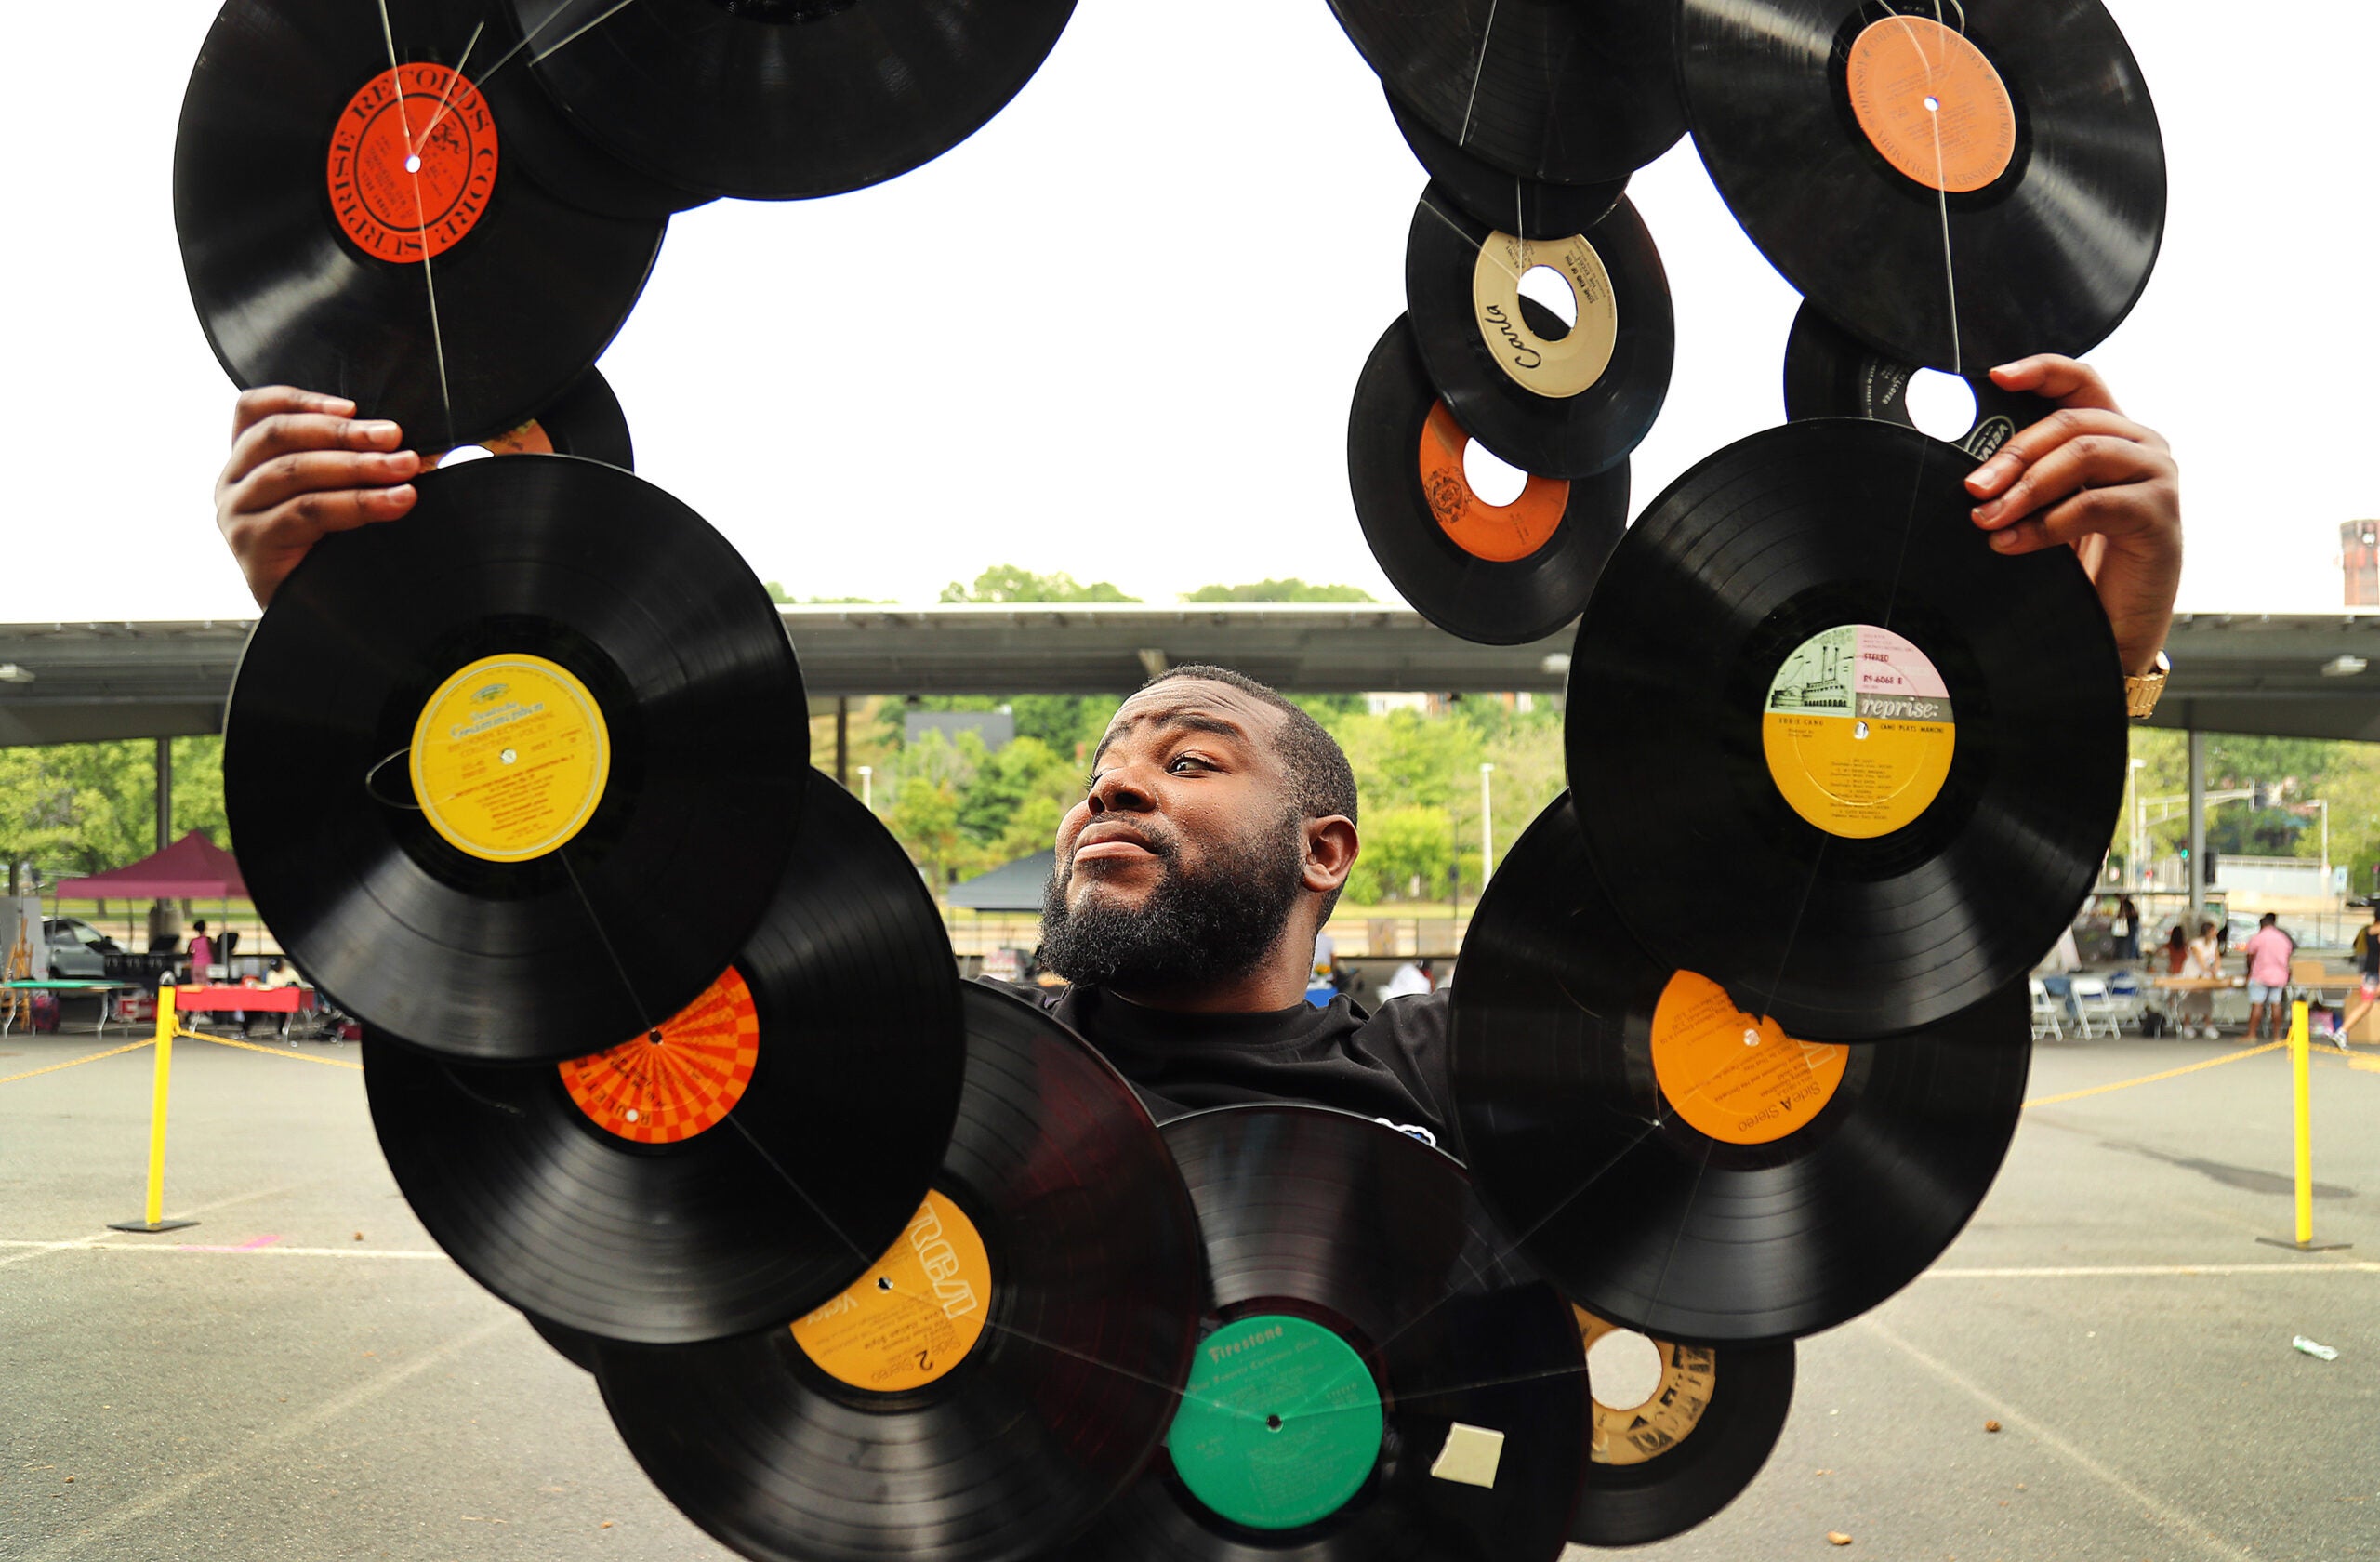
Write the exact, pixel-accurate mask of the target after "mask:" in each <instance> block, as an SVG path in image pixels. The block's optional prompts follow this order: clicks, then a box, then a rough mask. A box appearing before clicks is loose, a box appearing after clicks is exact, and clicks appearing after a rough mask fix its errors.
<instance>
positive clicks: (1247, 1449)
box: [1166, 1313, 1384, 1529]
mask: <svg viewBox="0 0 2380 1562" xmlns="http://www.w3.org/2000/svg"><path fill="white" fill-rule="evenodd" d="M1383 1429H1384V1423H1383V1420H1382V1414H1381V1408H1380V1390H1379V1389H1378V1388H1377V1387H1376V1386H1375V1385H1374V1384H1373V1383H1372V1374H1371V1370H1370V1369H1369V1368H1368V1367H1366V1366H1365V1365H1364V1358H1363V1357H1360V1356H1358V1355H1356V1354H1355V1347H1354V1346H1352V1345H1350V1344H1347V1342H1346V1341H1344V1340H1342V1339H1341V1338H1340V1337H1339V1336H1338V1335H1336V1334H1334V1333H1332V1332H1331V1331H1330V1330H1328V1329H1325V1328H1324V1327H1322V1325H1320V1324H1318V1323H1309V1322H1307V1321H1306V1320H1305V1319H1304V1318H1299V1317H1287V1316H1285V1315H1281V1314H1271V1313H1267V1314H1260V1315H1258V1316H1257V1317H1244V1318H1241V1319H1239V1320H1238V1321H1236V1322H1235V1323H1229V1324H1225V1325H1224V1326H1223V1328H1221V1329H1219V1330H1215V1332H1214V1333H1212V1334H1210V1335H1209V1336H1208V1337H1207V1338H1206V1340H1205V1341H1204V1342H1202V1343H1201V1344H1200V1345H1199V1346H1198V1356H1197V1360H1196V1361H1195V1362H1194V1363H1193V1364H1192V1365H1191V1368H1190V1383H1189V1386H1188V1387H1187V1388H1186V1389H1184V1390H1183V1397H1182V1409H1181V1410H1179V1411H1178V1412H1177V1413H1176V1414H1175V1415H1174V1418H1173V1430H1172V1431H1171V1432H1170V1433H1169V1434H1168V1435H1167V1436H1166V1449H1167V1451H1168V1452H1170V1453H1171V1454H1172V1455H1173V1468H1174V1470H1175V1472H1176V1473H1177V1474H1179V1475H1180V1476H1181V1477H1182V1484H1183V1485H1184V1486H1186V1487H1188V1488H1189V1489H1190V1491H1191V1494H1192V1495H1193V1496H1195V1497H1197V1499H1198V1501H1200V1502H1204V1503H1206V1504H1207V1506H1208V1507H1210V1508H1212V1509H1213V1510H1214V1511H1215V1512H1216V1513H1218V1514H1220V1515H1222V1516H1223V1517H1225V1518H1227V1519H1230V1520H1231V1521H1232V1522H1233V1523H1235V1524H1245V1525H1247V1526H1248V1527H1249V1528H1250V1529H1296V1528H1297V1527H1298V1526H1299V1525H1301V1524H1312V1523H1313V1522H1315V1520H1316V1519H1319V1518H1327V1517H1329V1516H1330V1515H1331V1514H1334V1513H1336V1512H1338V1511H1339V1508H1340V1506H1341V1504H1342V1503H1344V1502H1346V1501H1347V1499H1348V1498H1350V1497H1353V1496H1354V1495H1355V1493H1356V1491H1357V1490H1359V1489H1361V1488H1362V1486H1363V1484H1364V1482H1365V1480H1366V1479H1367V1478H1369V1476H1370V1475H1371V1473H1372V1466H1373V1464H1375V1463H1378V1462H1379V1459H1380V1444H1381V1434H1382V1430H1383Z"/></svg>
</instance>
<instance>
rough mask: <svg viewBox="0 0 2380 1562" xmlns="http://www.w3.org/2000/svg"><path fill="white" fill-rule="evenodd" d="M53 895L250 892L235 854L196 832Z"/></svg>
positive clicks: (218, 896)
mask: <svg viewBox="0 0 2380 1562" xmlns="http://www.w3.org/2000/svg"><path fill="white" fill-rule="evenodd" d="M52 893H53V894H56V895H57V896H58V897H59V899H60V900H214V901H223V900H235V899H238V900H244V899H245V898H246V897H247V894H248V886H247V883H246V881H245V880H243V879H242V878H241V877H240V865H239V864H238V863H237V862H235V861H233V860H232V857H231V853H229V852H227V851H225V850H223V848H222V847H220V846H218V845H217V844H215V842H214V841H209V840H208V839H207V838H206V832H205V830H192V831H191V832H190V833H189V834H188V835H185V836H183V837H182V838H181V839H180V840H179V841H175V842H174V843H173V844H172V845H171V846H168V847H165V849H164V850H162V851H157V852H152V853H150V854H149V855H147V856H145V857H143V858H141V859H140V860H139V862H137V863H127V864H126V865H125V866H124V867H112V868H110V869H108V871H106V872H105V873H95V874H93V875H92V876H91V877H89V878H88V879H61V880H59V881H58V883H57V884H56V885H55V886H53V890H52Z"/></svg>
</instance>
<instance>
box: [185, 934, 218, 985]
mask: <svg viewBox="0 0 2380 1562" xmlns="http://www.w3.org/2000/svg"><path fill="white" fill-rule="evenodd" d="M214 965H215V940H213V939H212V938H209V937H208V936H206V919H205V918H204V917H201V918H200V919H199V920H196V921H194V922H192V924H191V925H190V979H191V980H192V982H193V983H196V984H198V985H200V986H205V982H206V978H207V974H208V973H209V972H210V971H212V970H213V968H214Z"/></svg>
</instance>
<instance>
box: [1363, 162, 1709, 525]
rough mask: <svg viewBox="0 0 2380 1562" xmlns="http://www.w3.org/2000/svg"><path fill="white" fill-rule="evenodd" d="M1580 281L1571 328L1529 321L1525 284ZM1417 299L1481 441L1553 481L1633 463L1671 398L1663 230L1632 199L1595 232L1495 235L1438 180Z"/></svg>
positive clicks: (1415, 279) (1468, 424)
mask: <svg viewBox="0 0 2380 1562" xmlns="http://www.w3.org/2000/svg"><path fill="white" fill-rule="evenodd" d="M1539 267H1546V268H1549V269H1551V270H1552V271H1554V273H1555V274H1556V275H1559V276H1561V277H1563V278H1565V279H1566V280H1567V282H1568V283H1569V285H1570V289H1571V292H1572V295H1573V298H1574V302H1575V303H1576V305H1577V319H1576V321H1575V323H1573V324H1570V325H1568V326H1567V327H1561V323H1560V322H1559V321H1558V320H1554V321H1552V323H1551V324H1552V325H1553V326H1554V327H1558V328H1559V334H1558V335H1555V336H1548V335H1547V334H1546V328H1547V327H1546V323H1545V321H1543V320H1540V319H1534V318H1532V317H1528V316H1526V315H1525V314H1524V312H1523V311H1522V308H1521V306H1522V304H1523V302H1524V300H1523V298H1521V294H1520V283H1521V279H1522V277H1523V276H1525V275H1526V274H1527V272H1529V271H1534V270H1536V269H1537V268H1539ZM1405 301H1406V308H1407V310H1408V311H1409V312H1408V317H1407V318H1408V319H1409V320H1410V321H1411V322H1412V327H1413V337H1414V339H1415V341H1417V342H1418V343H1419V344H1420V345H1421V361H1422V362H1423V363H1424V364H1427V365H1428V367H1429V371H1430V380H1431V383H1433V384H1435V386H1436V387H1437V388H1438V393H1439V394H1440V395H1442V396H1444V397H1445V398H1446V403H1447V406H1448V409H1449V410H1450V411H1452V412H1453V414H1454V416H1455V417H1456V419H1457V421H1459V422H1461V425H1462V427H1463V428H1464V430H1467V431H1468V432H1469V433H1470V435H1471V437H1472V438H1474V439H1475V440H1477V441H1478V442H1479V443H1482V444H1484V445H1486V446H1487V447H1488V449H1490V450H1492V451H1494V452H1495V453H1496V454H1497V455H1498V456H1500V457H1503V458H1504V459H1505V460H1506V461H1509V462H1511V463H1512V464H1513V465H1514V466H1516V467H1518V468H1520V469H1521V470H1523V471H1527V472H1534V473H1536V474H1537V475H1538V476H1540V477H1567V478H1580V477H1593V475H1595V474H1596V473H1597V472H1601V471H1608V470H1610V469H1611V468H1613V467H1616V466H1618V465H1619V464H1620V462H1621V461H1624V460H1626V459H1627V458H1628V453H1629V452H1630V451H1632V450H1633V449H1635V448H1636V446H1637V444H1638V443H1640V442H1641V441H1642V440H1643V439H1644V437H1645V435H1646V431H1647V430H1650V429H1651V428H1652V426H1653V419H1654V418H1655V417H1659V415H1660V410H1661V401H1662V398H1663V397H1665V396H1667V395H1668V394H1669V387H1670V362H1671V359H1672V357H1673V353H1674V351H1675V345H1676V340H1675V323H1674V322H1673V320H1672V318H1671V315H1670V287H1669V280H1668V278H1667V277H1666V276H1664V275H1663V274H1662V271H1661V258H1660V256H1659V254H1658V253H1657V252H1656V251H1655V250H1654V248H1653V238H1652V235H1651V234H1650V233H1648V232H1646V231H1645V224H1644V222H1643V220H1642V219H1641V218H1638V217H1637V215H1636V208H1635V206H1634V205H1633V204H1632V203H1631V202H1630V201H1629V199H1628V198H1627V197H1626V196H1625V195H1623V196H1621V197H1620V199H1619V201H1618V203H1617V204H1616V205H1613V207H1612V208H1611V211H1610V213H1609V214H1608V215H1607V216H1606V217H1605V218H1604V219H1603V220H1602V221H1601V222H1598V223H1596V224H1595V225H1594V226H1593V228H1591V229H1589V230H1588V231H1587V232H1584V233H1582V234H1572V235H1568V236H1566V237H1563V238H1557V239H1550V240H1530V239H1522V238H1518V237H1515V236H1514V235H1513V234H1510V233H1503V232H1492V231H1490V230H1489V229H1488V227H1487V226H1486V225H1485V224H1482V223H1480V222H1478V221H1476V220H1474V218H1471V217H1470V216H1469V215H1467V214H1466V213H1465V212H1464V211H1463V210H1462V208H1461V206H1459V205H1456V204H1455V203H1454V202H1453V201H1452V200H1450V199H1449V198H1448V196H1447V195H1446V194H1445V192H1442V191H1440V190H1439V189H1438V188H1437V187H1436V186H1435V185H1432V186H1431V187H1430V188H1429V189H1427V190H1425V191H1423V192H1421V204H1420V205H1418V206H1416V207H1415V208H1414V211H1413V226H1412V230H1411V232H1409V233H1408V236H1407V239H1406V246H1405Z"/></svg>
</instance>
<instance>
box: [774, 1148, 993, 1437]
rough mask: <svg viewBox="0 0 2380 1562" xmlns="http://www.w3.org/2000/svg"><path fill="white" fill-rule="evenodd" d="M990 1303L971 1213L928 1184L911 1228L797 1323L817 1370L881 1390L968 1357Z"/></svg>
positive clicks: (799, 1340) (988, 1268)
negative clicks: (929, 1188) (847, 1287)
mask: <svg viewBox="0 0 2380 1562" xmlns="http://www.w3.org/2000/svg"><path fill="white" fill-rule="evenodd" d="M991 1306H992V1261H991V1255H990V1254H989V1253H987V1252H986V1251H985V1250H984V1238H983V1237H982V1236H981V1235H980V1234H979V1233H978V1232H977V1231H976V1230H975V1224H974V1222H972V1221H971V1220H969V1219H968V1218H967V1217H966V1216H965V1215H964V1214H962V1213H961V1212H960V1211H959V1206H958V1205H956V1204H954V1203H952V1202H951V1201H950V1200H949V1199H948V1198H945V1197H944V1196H943V1195H941V1194H940V1193H933V1192H929V1193H928V1194H927V1195H926V1201H925V1203H924V1204H922V1205H920V1206H919V1209H918V1213H917V1217H916V1218H915V1219H914V1220H912V1221H910V1222H909V1228H908V1230H906V1231H905V1232H903V1233H902V1234H901V1238H900V1239H899V1240H898V1241H896V1242H894V1243H893V1246H892V1248H891V1249H890V1250H889V1251H887V1252H886V1253H885V1254H884V1256H883V1257H882V1258H879V1259H878V1260H877V1261H876V1263H875V1264H873V1265H872V1266H871V1267H870V1268H869V1269H868V1271H867V1273H866V1274H865V1275H862V1276H861V1277H859V1278H858V1279H857V1280H855V1281H853V1284H852V1288H851V1289H850V1290H849V1291H844V1292H843V1293H842V1294H841V1295H840V1296H838V1297H836V1298H835V1299H834V1300H833V1301H832V1302H829V1303H827V1304H826V1305H825V1306H823V1307H820V1308H819V1309H818V1310H817V1311H816V1312H813V1313H812V1314H810V1315H809V1316H808V1317H804V1318H802V1319H801V1320H800V1321H799V1322H797V1323H796V1324H795V1325H794V1326H793V1338H794V1343H795V1344H799V1345H800V1347H801V1352H802V1354H803V1355H804V1356H807V1357H810V1359H811V1360H813V1361H814V1362H816V1363H817V1364H818V1367H819V1369H820V1370H822V1371H824V1372H826V1374H828V1375H829V1376H831V1377H834V1378H838V1379H840V1380H841V1381H842V1382H844V1383H849V1384H851V1385H852V1386H853V1388H866V1389H873V1390H875V1391H876V1392H878V1393H879V1394H896V1393H898V1392H900V1391H901V1390H903V1389H908V1388H923V1387H924V1386H925V1385H926V1384H928V1383H933V1382H935V1381H936V1380H938V1379H939V1378H941V1376H942V1375H943V1374H944V1373H945V1372H947V1371H949V1370H951V1369H952V1368H953V1367H956V1366H958V1365H959V1363H960V1362H961V1361H964V1360H965V1359H966V1358H967V1353H968V1352H969V1351H971V1350H973V1349H974V1348H975V1342H976V1341H977V1340H979V1339H981V1338H982V1337H983V1333H984V1325H985V1322H986V1321H987V1320H988V1318H989V1317H990V1314H991Z"/></svg>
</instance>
